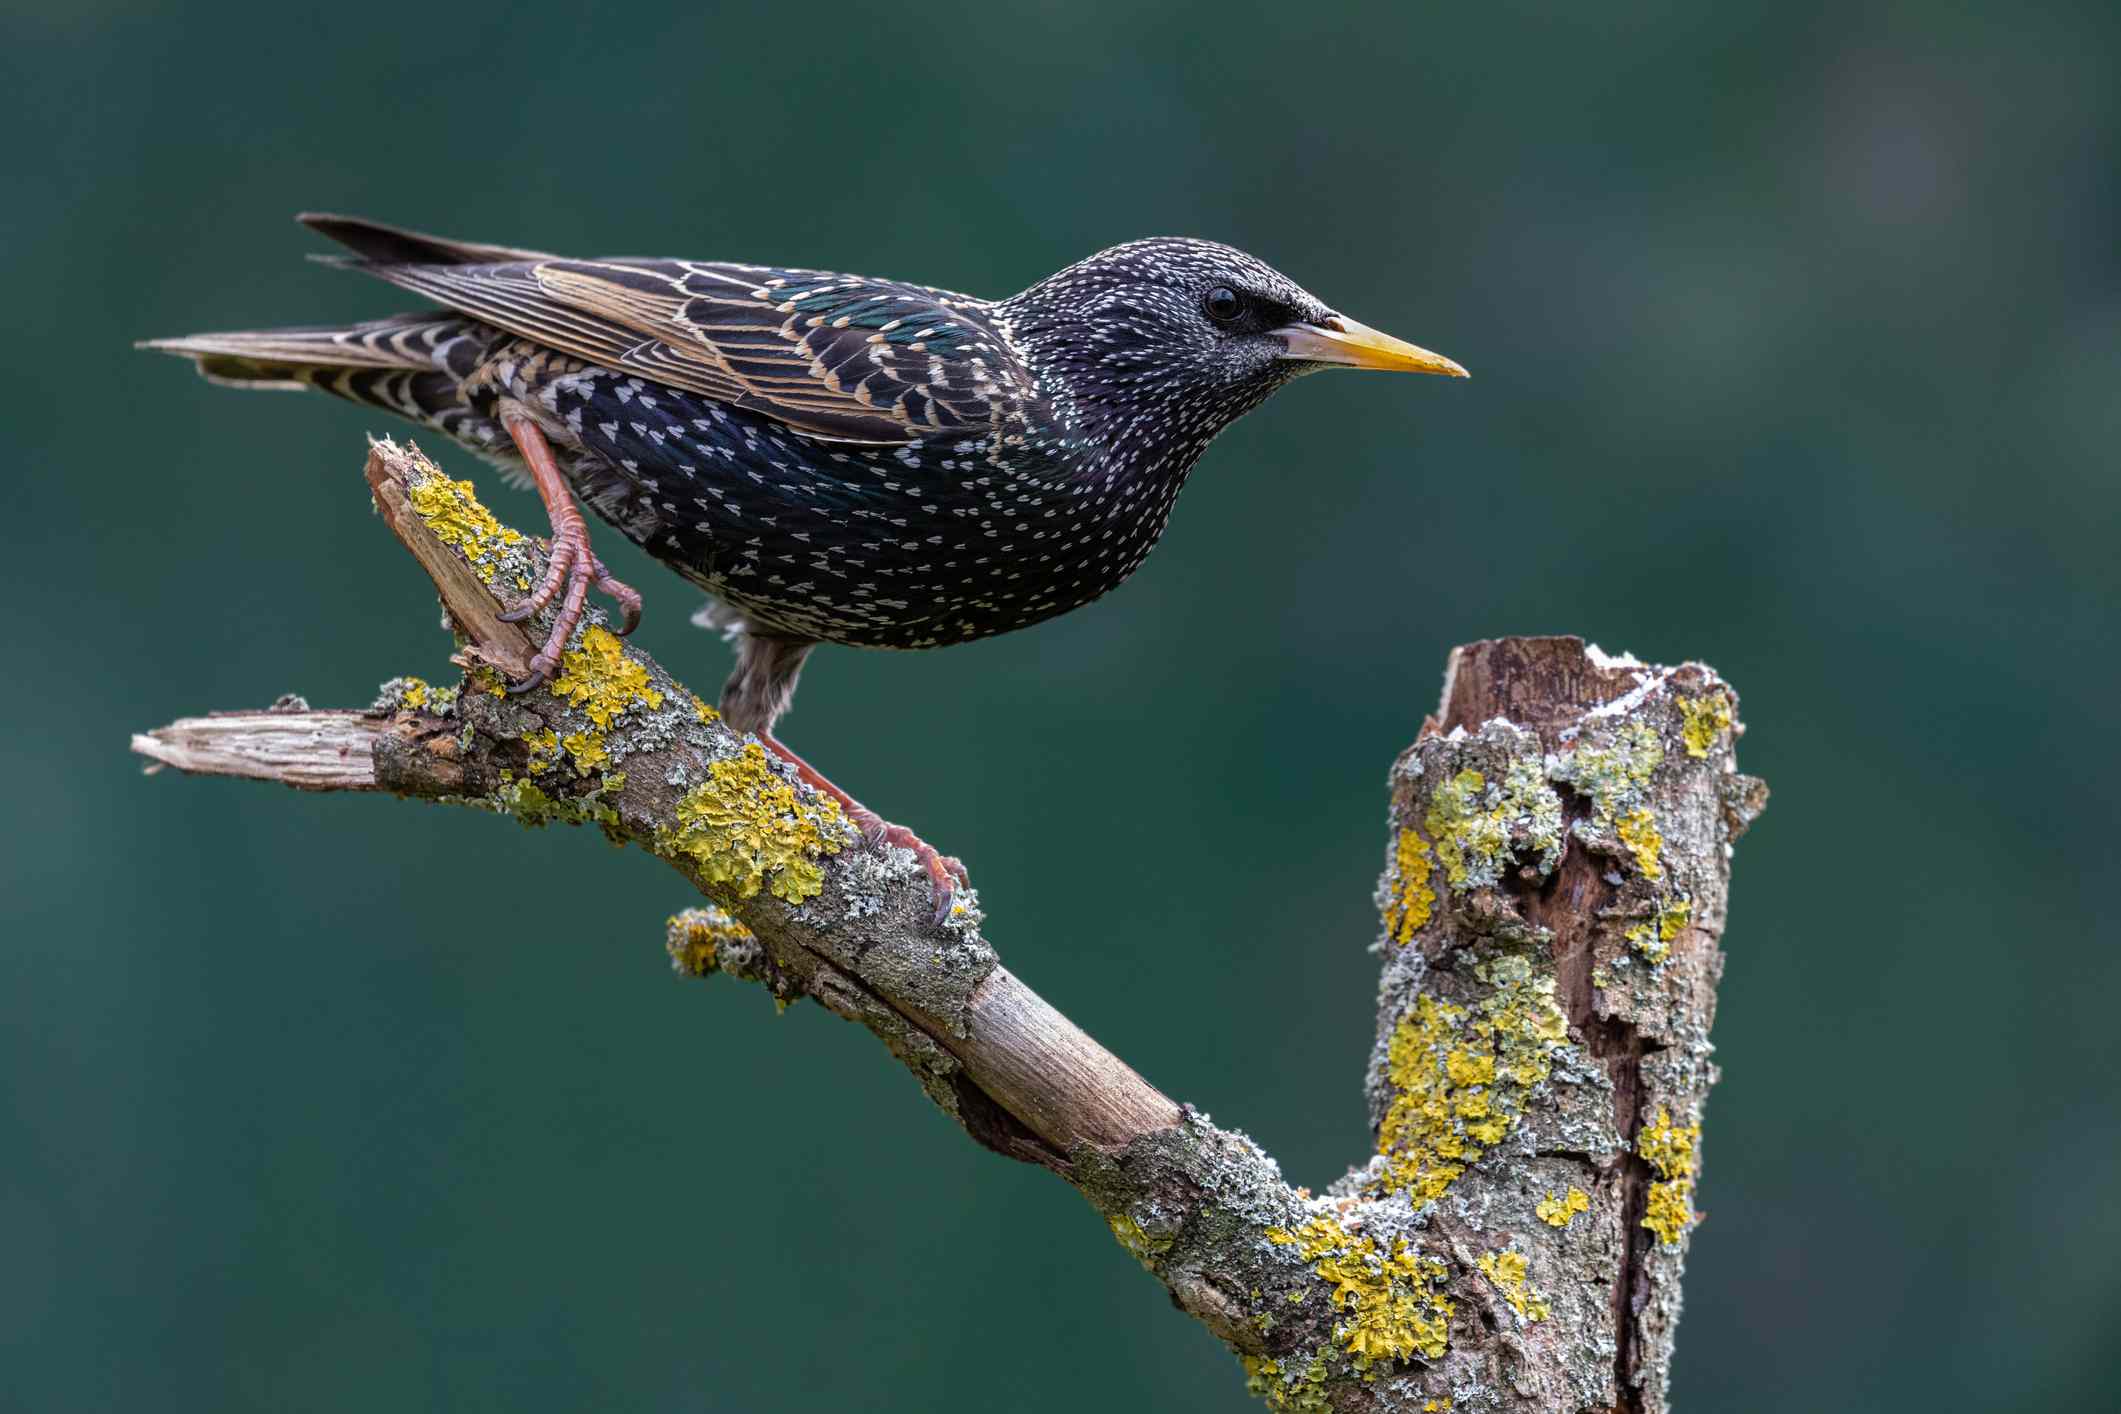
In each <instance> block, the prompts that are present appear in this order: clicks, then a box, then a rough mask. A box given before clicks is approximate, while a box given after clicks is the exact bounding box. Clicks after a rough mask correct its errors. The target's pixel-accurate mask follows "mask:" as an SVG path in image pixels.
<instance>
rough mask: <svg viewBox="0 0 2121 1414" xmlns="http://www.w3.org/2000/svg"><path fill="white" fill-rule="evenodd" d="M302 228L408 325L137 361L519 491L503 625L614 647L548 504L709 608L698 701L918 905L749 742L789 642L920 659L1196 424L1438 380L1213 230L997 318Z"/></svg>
mask: <svg viewBox="0 0 2121 1414" xmlns="http://www.w3.org/2000/svg"><path fill="white" fill-rule="evenodd" d="M299 219H300V220H301V221H302V222H303V224H305V225H307V226H309V227H310V228H311V229H313V230H316V231H318V232H320V233H322V234H323V235H325V236H328V237H330V238H331V239H333V240H335V241H337V242H339V243H340V244H341V245H343V246H345V247H346V248H348V249H349V250H351V251H352V252H353V254H352V255H350V256H335V257H327V260H328V261H329V263H333V264H340V265H346V266H349V267H351V268H354V269H357V270H362V271H366V272H367V273H369V274H371V275H374V276H377V277H379V278H381V279H384V280H387V281H389V282H390V283H391V284H393V285H397V286H400V287H401V288H403V289H406V290H410V291H412V292H413V293H415V294H418V295H421V296H423V297H425V298H426V299H428V300H429V301H431V302H432V303H434V304H435V305H438V306H440V308H439V309H438V310H434V311H430V312H426V313H419V314H404V315H398V316H396V317H393V318H389V319H380V320H374V321H371V322H367V323H361V324H351V325H328V326H306V327H299V328H288V329H269V330H254V331H244V332H237V333H226V334H197V335H193V336H191V337H189V338H181V339H158V340H153V341H151V342H149V343H147V344H146V345H144V347H148V348H155V349H161V350H164V351H166V352H169V353H174V354H182V355H184V356H187V357H189V358H192V359H193V360H195V361H196V363H197V365H198V368H199V371H200V372H201V373H203V374H204V375H206V376H207V377H208V378H210V379H212V380H214V381H216V382H222V383H233V384H238V385H242V386H248V387H291V388H318V389H321V390H323V391H325V392H328V393H333V394H336V395H338V396H339V397H342V398H347V399H350V400H352V401H354V402H357V403H363V404H367V405H369V406H372V407H379V408H383V409H386V410H388V411H390V412H393V413H397V414H399V415H401V416H403V417H407V418H410V419H412V420H413V421H414V422H417V423H420V424H422V425H423V426H427V427H432V428H434V429H435V430H437V431H439V432H441V433H442V434H444V435H445V436H448V437H450V438H451V439H453V440H454V441H457V442H459V443H461V444H463V445H464V446H466V447H468V448H470V449H471V450H472V451H474V452H476V453H478V454H479V455H480V456H482V457H485V458H486V459H488V460H490V461H492V462H494V463H496V464H497V465H499V466H500V467H501V468H502V469H503V471H504V472H506V473H508V474H509V475H510V476H511V478H512V479H517V480H524V479H527V480H528V481H529V482H530V483H532V484H534V485H535V486H536V488H537V491H538V494H539V496H540V497H541V498H542V499H543V501H544V503H545V509H546V511H547V513H548V514H549V515H550V517H551V521H552V554H551V558H550V561H549V569H548V571H547V573H546V575H545V578H544V581H543V582H542V583H540V584H539V585H537V586H536V588H535V589H534V590H533V591H532V592H531V594H530V596H529V597H528V598H527V599H526V600H524V601H523V602H522V603H521V604H519V605H516V606H515V607H514V608H513V609H512V610H511V611H510V615H509V616H512V617H515V618H518V619H520V618H527V617H528V616H529V615H531V614H533V613H536V612H538V611H539V610H541V609H543V608H544V607H545V606H546V605H548V604H550V603H551V602H552V601H553V600H555V599H558V600H559V602H560V606H561V607H560V612H559V613H558V615H557V618H556V620H555V622H554V624H553V626H552V631H551V634H550V636H549V637H548V638H547V639H546V641H545V644H544V646H543V647H542V648H541V649H540V650H539V652H538V654H537V656H536V657H535V658H534V659H533V660H532V663H531V669H530V678H529V680H528V681H527V682H525V683H523V684H519V685H518V686H519V689H527V688H529V687H532V686H535V685H536V684H537V683H539V682H542V681H543V680H545V679H546V678H547V677H548V676H549V675H550V674H551V673H552V672H553V671H554V669H555V668H556V666H557V664H558V662H559V655H560V652H561V649H562V648H563V647H564V645H565V644H566V642H567V639H568V635H569V634H570V633H571V632H572V631H573V630H574V628H575V627H576V626H577V624H578V623H579V621H580V619H581V617H582V611H583V601H584V599H585V597H586V596H587V594H588V592H589V590H590V589H592V588H594V589H596V590H598V591H599V592H600V593H603V594H606V595H609V596H610V597H611V598H613V599H615V600H616V601H617V602H618V604H619V606H620V608H621V611H622V614H623V626H622V631H625V630H630V629H631V628H632V627H633V625H634V624H635V623H636V622H637V621H638V619H639V615H640V607H641V599H640V595H639V594H637V593H635V592H634V591H633V590H632V589H631V588H629V587H628V586H626V585H624V584H621V583H620V582H619V581H617V580H615V579H613V578H612V577H611V575H610V574H609V573H608V572H607V571H606V570H605V567H604V565H603V563H602V562H601V561H600V560H599V559H598V558H597V557H596V555H595V554H594V553H593V552H592V551H591V549H590V546H589V537H588V530H587V527H586V526H585V524H584V522H583V518H582V514H581V512H580V511H579V510H578V509H577V508H576V498H577V497H579V498H580V500H581V501H582V502H583V503H585V504H587V505H588V506H589V507H590V509H592V510H594V511H595V512H596V513H597V515H599V516H600V517H602V518H603V519H604V520H605V521H607V522H609V523H610V524H611V525H612V526H614V527H616V528H617V529H618V530H619V532H620V533H621V534H623V535H625V536H626V537H627V538H628V539H630V540H632V541H633V542H634V543H635V544H637V545H639V546H640V547H641V548H642V549H644V550H646V551H647V552H648V553H649V554H650V555H651V556H653V557H654V558H656V559H658V560H660V561H662V562H663V563H664V564H666V565H668V566H669V567H670V568H672V569H674V570H676V571H677V572H678V573H679V574H680V575H683V576H684V577H685V578H686V579H688V580H690V581H691V582H692V583H693V584H695V585H697V586H698V587H699V588H701V589H703V590H705V591H707V593H708V594H709V595H710V596H712V598H711V601H710V604H709V607H708V609H707V610H705V611H703V613H702V616H701V618H702V622H706V623H708V624H710V625H712V626H717V627H721V628H724V629H725V630H726V631H728V632H729V634H730V635H731V637H732V639H733V640H734V642H735V644H736V668H735V671H734V672H733V673H732V674H731V676H730V678H729V681H728V683H727V685H726V686H725V687H724V688H723V689H722V698H721V710H722V715H723V716H724V718H725V719H726V720H727V721H728V723H729V725H730V727H731V728H733V729H734V730H737V731H740V732H755V733H757V734H758V737H759V740H760V742H761V743H762V744H763V745H765V746H767V747H768V748H770V749H771V750H773V751H774V752H776V753H778V754H779V755H781V756H782V757H784V758H786V759H787V761H788V762H789V764H790V765H791V766H792V767H793V768H794V769H795V770H796V772H797V773H798V774H799V775H800V776H801V777H802V779H804V780H805V781H808V782H809V783H810V784H811V785H812V786H815V787H816V788H817V789H819V790H821V791H824V792H825V793H827V794H828V795H830V796H832V797H834V798H835V799H836V800H838V801H839V802H840V804H841V805H842V806H843V807H845V808H846V810H847V811H848V812H849V813H850V815H851V816H852V817H853V819H854V820H855V822H856V823H857V824H858V825H859V826H860V827H861V828H862V830H863V833H864V834H865V836H867V837H868V839H869V840H870V842H871V843H872V844H876V843H888V844H892V845H897V846H899V847H902V848H907V849H911V850H913V851H914V852H915V853H916V854H917V855H918V857H919V858H920V859H921V861H922V863H923V864H924V865H925V866H926V868H927V870H928V874H929V877H930V879H931V881H932V882H933V885H934V892H935V898H936V916H937V918H938V919H940V918H942V917H943V916H945V915H946V914H947V912H948V910H949V905H950V899H951V894H952V892H953V889H954V887H955V885H956V884H957V883H961V882H963V880H964V869H963V866H962V865H960V864H959V863H958V862H957V861H956V860H954V859H950V858H947V857H945V856H942V855H939V854H938V853H937V852H936V851H935V850H934V849H932V848H930V847H929V846H928V845H927V844H926V843H924V842H923V841H922V840H920V839H919V838H918V837H917V836H915V835H914V834H913V833H912V832H911V831H909V830H906V829H904V828H903V827H901V826H896V825H890V824H887V823H886V822H884V821H883V820H882V819H880V818H879V817H878V816H877V815H876V814H875V813H874V812H873V811H870V810H867V809H865V808H864V807H863V806H861V805H860V804H859V803H858V802H856V801H855V800H854V799H853V797H851V796H849V795H848V794H847V793H846V792H845V791H843V790H841V789H840V788H839V787H838V786H836V785H834V784H833V783H832V782H831V781H830V780H828V779H827V778H826V777H825V776H824V775H822V774H821V773H819V772H818V771H817V770H816V769H815V768H814V767H812V766H811V765H809V763H807V762H805V761H804V760H803V759H802V758H801V757H799V756H797V755H796V754H795V753H794V752H792V751H790V750H788V748H787V747H785V746H783V745H782V744H781V743H780V742H779V741H778V740H777V739H776V738H775V736H774V734H773V729H774V724H775V723H776V721H777V720H778V719H779V718H780V716H781V715H782V714H783V713H784V712H786V711H787V709H788V704H789V701H790V699H791V698H792V697H793V695H794V692H795V685H796V677H797V675H798V674H799V673H800V672H801V671H802V667H803V661H804V659H805V658H807V657H808V656H809V654H810V650H811V649H812V648H814V647H815V646H817V645H818V644H820V643H844V644H849V645H852V646H854V647H860V648H940V647H943V646H945V645H947V644H952V643H964V642H968V641H970V640H972V639H975V638H985V637H987V636H988V635H990V634H996V633H1005V632H1007V631H1009V630H1011V629H1019V628H1025V627H1028V626H1029V625H1032V624H1035V623H1038V622H1040V621H1041V620H1044V619H1049V618H1052V617H1053V616H1054V615H1056V614H1062V613H1066V612H1067V611H1068V610H1070V609H1075V608H1079V607H1081V606H1082V605H1084V604H1087V603H1089V602H1090V601H1091V600H1093V599H1095V598H1097V597H1098V596H1099V595H1101V594H1104V593H1105V592H1106V591H1108V590H1110V589H1113V588H1115V587H1116V586H1117V585H1118V584H1119V583H1120V581H1122V580H1124V579H1125V578H1126V577H1127V576H1128V575H1130V574H1132V573H1133V572H1134V570H1135V568H1136V567H1137V566H1139V565H1140V564H1141V562H1142V560H1143V559H1144V558H1146V557H1147V556H1148V553H1149V550H1150V548H1151V547H1152V546H1154V545H1155V544H1156V541H1157V537H1158V536H1160V535H1161V534H1162V533H1163V529H1164V522H1165V520H1166V518H1167V517H1168V516H1169V515H1170V512H1171V502H1172V500H1173V499H1174V498H1175V497H1176V496H1177V495H1178V490H1179V488H1180V487H1181V486H1183V485H1184V484H1185V480H1186V474H1187V472H1189V471H1190V470H1191V469H1192V466H1193V463H1194V461H1195V460H1196V459H1197V458H1198V457H1199V456H1200V454H1201V451H1202V450H1203V449H1204V448H1205V447H1206V446H1207V445H1208V443H1209V441H1210V440H1212V439H1213V438H1214V436H1215V434H1216V433H1218V432H1220V431H1222V429H1223V428H1225V427H1227V426H1228V425H1229V424H1230V423H1231V422H1232V421H1233V420H1235V419H1236V418H1238V417H1239V416H1241V415H1243V414H1244V413H1246V412H1249V411H1251V410H1252V409H1253V408H1255V407H1257V406H1258V405H1259V404H1260V403H1261V402H1262V401H1264V400H1265V399H1266V397H1267V395H1268V394H1270V393H1272V392H1273V391H1274V390H1275V389H1277V388H1279V387H1281V385H1282V384H1284V383H1286V382H1288V381H1289V380H1290V379H1292V378H1294V377H1296V376H1297V375H1299V374H1303V373H1309V372H1312V371H1314V370H1316V369H1320V368H1325V367H1330V366H1342V367H1352V368H1377V369H1396V370H1402V371H1406V372H1414V373H1445V374H1451V375H1453V376H1456V377H1464V376H1465V370H1464V369H1462V368H1460V367H1459V366H1458V365H1457V364H1455V363H1453V362H1452V361H1451V360H1449V359H1447V358H1444V357H1442V356H1440V355H1438V354H1433V353H1430V352H1428V351H1427V350H1425V349H1420V348H1416V347H1415V346H1414V345H1412V344H1408V343H1403V342H1401V341H1400V340H1398V339H1394V338H1392V337H1390V336H1389V335H1386V334H1381V333H1379V332H1377V331H1376V330H1374V329H1371V328H1368V327H1366V326H1364V325H1362V324H1358V323H1356V322H1355V321H1354V320H1352V319H1349V318H1347V317H1345V316H1344V315H1340V314H1337V313H1335V312H1334V311H1333V310H1332V309H1330V308H1328V307H1327V306H1326V305H1325V304H1323V303H1321V302H1320V301H1319V300H1318V299H1317V298H1315V297H1314V296H1312V295H1311V294H1309V293H1307V292H1306V291H1304V290H1303V289H1302V288H1300V287H1299V286H1297V285H1296V284H1295V283H1294V282H1293V281H1291V280H1289V279H1288V278H1287V277H1286V276H1284V275H1282V274H1280V273H1278V272H1277V271H1275V270H1273V269H1272V268H1270V267H1269V266H1267V265H1265V264H1263V263H1262V262H1260V261H1258V260H1256V259H1254V258H1253V257H1251V256H1249V255H1246V254H1244V253H1243V252H1241V251H1238V250H1234V249H1232V248H1231V247H1229V246H1225V245H1218V244H1216V243H1214V242H1212V241H1203V240H1191V239H1177V238H1164V239H1154V240H1141V241H1131V242H1129V243H1127V244H1125V245H1119V246H1114V247H1112V248H1111V249H1110V250H1105V251H1100V252H1099V253H1098V254H1096V255H1093V256H1091V257H1090V258H1089V259H1087V260H1083V261H1080V262H1078V263H1077V264H1074V265H1071V266H1069V267H1068V268H1067V269H1065V270H1062V271H1061V272H1060V273H1058V274H1056V275H1052V276H1049V277H1048V278H1046V279H1044V280H1041V281H1039V282H1038V283H1037V284H1035V285H1032V286H1031V287H1030V288H1029V289H1027V290H1025V291H1023V292H1022V293H1021V294H1017V295H1013V296H1011V297H1010V298H1008V299H1004V300H984V299H978V298H975V297H973V296H970V295H961V294H954V293H952V292H950V291H948V290H939V289H931V288H929V287H927V286H925V285H909V284H904V283H901V282H899V281H896V280H872V279H864V278H861V277H859V276H854V275H835V274H828V273H826V272H823V271H817V270H799V269H782V268H778V267H774V266H766V265H735V264H722V263H718V262H713V261H699V260H638V259H598V260H572V259H567V258H565V257H561V256H553V255H546V254H543V253H541V252H538V251H532V250H519V249H515V248H513V247H508V246H493V245H480V244H475V243H473V242H469V241H454V240H447V239H444V238H441V237H438V236H430V235H424V234H422V233H419V232H416V231H407V230H400V229H398V228H395V227H391V226H385V225H382V224H380V223H378V222H373V221H365V220H360V219H357V218H352V217H345V216H326V215H305V216H302V217H301V218H299Z"/></svg>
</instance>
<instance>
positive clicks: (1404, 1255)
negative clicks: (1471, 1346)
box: [1267, 1218, 1453, 1366]
mask: <svg viewBox="0 0 2121 1414" xmlns="http://www.w3.org/2000/svg"><path fill="white" fill-rule="evenodd" d="M1267 1241H1269V1242H1272V1243H1276V1244H1278V1245H1281V1246H1293V1247H1295V1248H1296V1249H1297V1252H1298V1255H1300V1256H1301V1257H1302V1258H1303V1259H1304V1260H1305V1261H1307V1262H1310V1263H1312V1268H1311V1269H1312V1271H1314V1272H1316V1273H1317V1274H1318V1277H1319V1279H1320V1280H1322V1281H1323V1282H1325V1283H1326V1285H1327V1287H1328V1288H1329V1289H1330V1295H1331V1300H1332V1302H1333V1305H1334V1307H1335V1308H1336V1309H1337V1310H1338V1311H1340V1312H1341V1313H1342V1314H1343V1319H1341V1320H1340V1321H1339V1322H1338V1323H1337V1324H1336V1325H1335V1327H1334V1335H1335V1337H1336V1338H1337V1339H1339V1340H1341V1341H1343V1342H1344V1343H1345V1344H1346V1346H1347V1350H1348V1354H1349V1355H1351V1356H1353V1357H1354V1360H1355V1363H1356V1365H1357V1366H1368V1365H1371V1364H1373V1363H1375V1362H1377V1361H1380V1360H1408V1359H1412V1358H1413V1357H1414V1356H1416V1355H1421V1356H1425V1357H1427V1358H1428V1359H1431V1360H1435V1359H1437V1358H1439V1357H1441V1356H1442V1354H1443V1353H1444V1351H1445V1350H1446V1349H1447V1348H1448V1347H1449V1344H1450V1322H1451V1312H1452V1309H1453V1308H1452V1305H1451V1302H1450V1300H1449V1298H1447V1297H1445V1296H1444V1295H1443V1294H1442V1293H1441V1292H1440V1291H1439V1290H1437V1289H1436V1288H1437V1287H1438V1286H1440V1285H1441V1283H1442V1282H1443V1280H1444V1278H1445V1277H1446V1276H1447V1275H1448V1271H1447V1269H1446V1268H1445V1267H1444V1264H1443V1263H1442V1262H1441V1261H1438V1260H1437V1259H1436V1258H1434V1257H1424V1256H1422V1255H1420V1254H1418V1253H1416V1252H1413V1251H1411V1250H1410V1249H1409V1248H1408V1247H1407V1243H1406V1239H1405V1238H1397V1239H1395V1240H1394V1241H1393V1244H1392V1252H1391V1255H1390V1256H1387V1255H1385V1254H1384V1253H1383V1252H1381V1251H1380V1250H1379V1249H1378V1245H1377V1240H1376V1239H1375V1238H1372V1237H1367V1236H1365V1237H1355V1236H1352V1235H1351V1234H1350V1233H1349V1232H1348V1231H1347V1230H1346V1229H1345V1228H1343V1227H1342V1226H1341V1225H1340V1224H1339V1223H1338V1222H1335V1221H1334V1220H1333V1219H1331V1218H1312V1219H1310V1220H1309V1221H1307V1222H1305V1223H1303V1224H1302V1225H1301V1226H1299V1227H1298V1228H1297V1229H1296V1230H1295V1231H1294V1232H1290V1231H1289V1230H1288V1229H1286V1228H1279V1227H1276V1228H1269V1229H1267Z"/></svg>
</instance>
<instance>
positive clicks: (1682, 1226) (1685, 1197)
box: [1642, 1178, 1695, 1247]
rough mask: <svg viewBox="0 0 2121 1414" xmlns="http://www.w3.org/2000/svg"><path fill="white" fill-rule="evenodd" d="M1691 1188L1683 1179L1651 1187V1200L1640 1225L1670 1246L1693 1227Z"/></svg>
mask: <svg viewBox="0 0 2121 1414" xmlns="http://www.w3.org/2000/svg"><path fill="white" fill-rule="evenodd" d="M1693 1190H1694V1185H1693V1184H1691V1183H1689V1182H1687V1181H1686V1180H1685V1179H1683V1178H1675V1179H1672V1180H1671V1181H1669V1182H1666V1183H1653V1184H1651V1185H1650V1200H1649V1203H1648V1205H1647V1207H1646V1208H1645V1209H1644V1211H1643V1215H1642V1225H1643V1226H1644V1227H1646V1228H1648V1229H1649V1230H1650V1231H1651V1232H1653V1233H1655V1234H1657V1240H1658V1241H1659V1242H1661V1243H1663V1244H1664V1245H1665V1246H1667V1247H1670V1246H1671V1245H1673V1244H1674V1243H1676V1242H1678V1241H1679V1239H1680V1238H1681V1237H1682V1236H1683V1235H1685V1233H1686V1230H1687V1229H1688V1228H1690V1227H1692V1226H1693V1225H1694V1217H1695V1214H1694V1205H1693V1203H1692V1202H1691V1201H1690V1199H1691V1198H1692V1195H1693Z"/></svg>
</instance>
